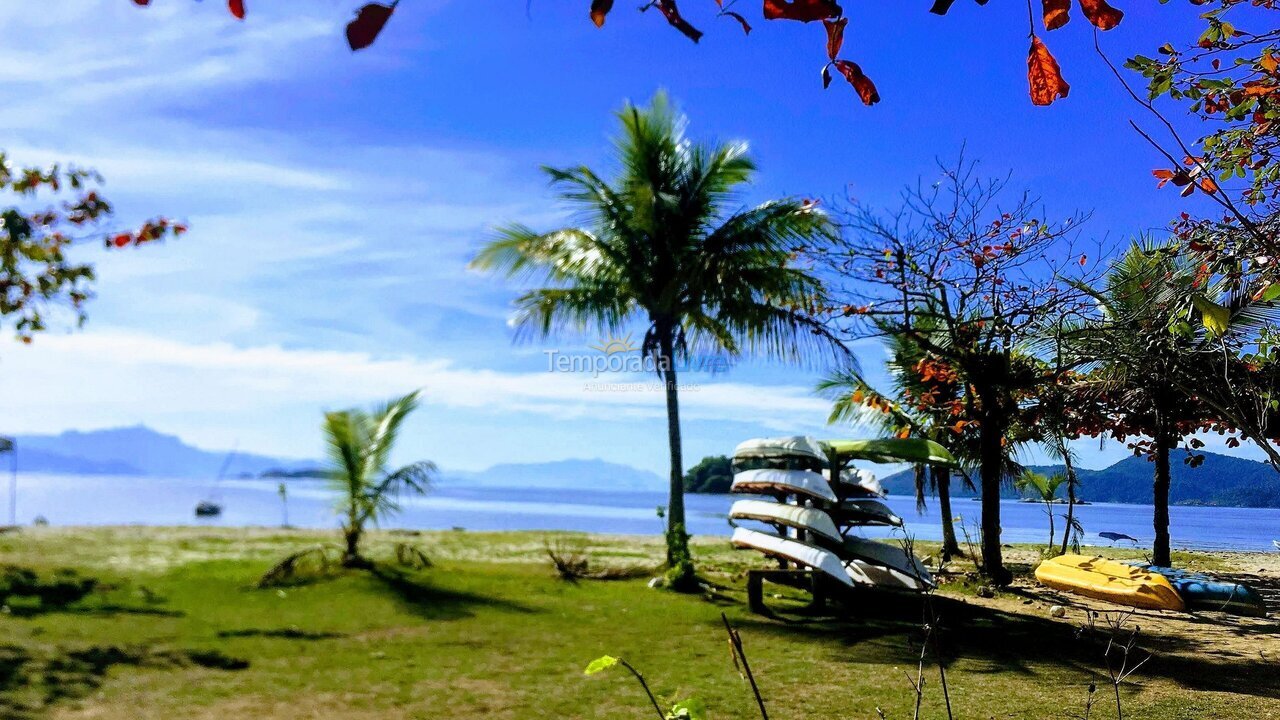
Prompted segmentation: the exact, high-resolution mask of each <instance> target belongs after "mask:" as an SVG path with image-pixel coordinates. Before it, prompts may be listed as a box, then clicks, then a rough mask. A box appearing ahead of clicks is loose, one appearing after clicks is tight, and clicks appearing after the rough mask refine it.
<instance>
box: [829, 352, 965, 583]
mask: <svg viewBox="0 0 1280 720" xmlns="http://www.w3.org/2000/svg"><path fill="white" fill-rule="evenodd" d="M882 329H883V330H886V331H887V328H882ZM884 342H885V348H886V350H888V354H889V359H888V362H887V365H888V370H889V373H890V376H891V378H892V387H893V390H892V393H893V394H892V395H891V396H885V395H884V394H883V393H881V392H880V391H879V390H877V389H876V388H875V387H874V386H873V385H872V384H871V382H870V381H869V380H868V379H867V378H866V376H865V375H864V374H863V373H862V371H861V370H860V369H859V368H858V367H857V366H850V367H845V368H841V369H839V370H837V371H835V372H833V373H831V374H830V375H828V376H826V377H824V378H823V379H822V380H821V381H819V382H818V386H817V391H818V393H819V394H820V395H822V396H824V397H827V398H829V399H830V400H831V401H832V406H831V414H830V416H829V417H828V418H827V422H829V423H832V424H834V423H839V422H852V423H855V424H860V425H867V426H870V427H871V428H872V429H874V430H875V431H877V432H880V433H883V434H885V435H891V434H892V435H903V434H904V433H905V434H909V435H911V436H914V437H921V438H925V439H927V440H932V441H934V442H936V443H938V444H940V445H942V446H943V447H945V448H947V450H949V451H950V452H951V454H952V455H954V456H955V457H956V458H957V459H959V460H960V462H961V463H963V464H966V465H972V464H975V463H976V459H975V458H973V457H970V453H969V451H968V447H967V446H966V444H965V443H964V442H962V437H961V435H960V433H959V432H958V431H957V430H956V429H955V428H956V427H957V426H956V423H957V421H958V420H959V419H960V418H958V417H956V416H955V415H954V414H953V413H952V410H951V407H952V402H953V401H957V400H959V399H961V397H962V396H963V390H962V388H961V387H960V385H959V383H956V382H938V381H936V380H931V381H929V382H925V381H923V380H922V378H921V373H920V368H921V362H922V361H925V362H927V361H928V360H929V357H928V353H926V352H925V351H924V350H923V349H922V348H921V347H920V345H919V344H918V343H916V342H914V341H912V340H911V339H910V338H908V337H907V336H905V335H901V334H896V335H895V334H892V333H889V334H887V335H886V336H885V339H884ZM926 399H927V400H928V402H922V401H923V400H926ZM868 402H870V403H873V404H875V405H876V406H877V407H878V408H879V410H871V411H869V410H868V407H867V403H868ZM960 427H963V425H961V426H960ZM915 479H916V506H917V507H918V508H919V509H920V510H921V511H923V510H924V501H925V489H926V485H927V486H929V488H931V489H932V490H933V492H934V493H935V494H936V495H937V497H938V505H939V509H940V511H941V513H942V557H943V559H944V560H945V559H950V558H952V557H954V556H956V555H959V554H960V544H959V542H958V541H957V540H956V530H955V520H954V517H953V515H952V510H951V480H952V472H951V469H950V468H947V467H943V466H940V465H934V466H930V467H925V466H923V465H917V466H916V467H915ZM965 482H966V483H968V479H967V477H966V478H965Z"/></svg>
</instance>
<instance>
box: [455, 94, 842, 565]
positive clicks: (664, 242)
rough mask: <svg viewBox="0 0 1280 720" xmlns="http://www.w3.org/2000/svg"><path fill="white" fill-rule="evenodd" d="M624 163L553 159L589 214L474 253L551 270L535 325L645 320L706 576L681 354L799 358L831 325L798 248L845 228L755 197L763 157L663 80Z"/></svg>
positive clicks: (671, 557)
mask: <svg viewBox="0 0 1280 720" xmlns="http://www.w3.org/2000/svg"><path fill="white" fill-rule="evenodd" d="M618 119H619V120H620V121H621V124H622V131H621V133H620V134H619V135H618V136H617V138H616V140H615V143H614V144H615V150H616V159H617V162H618V168H617V171H616V173H615V174H613V176H612V177H610V178H608V179H606V178H605V177H602V176H601V175H599V174H597V173H596V172H595V171H593V170H591V169H589V168H587V167H573V168H567V169H555V168H545V171H546V173H547V175H548V176H549V177H550V179H551V182H552V184H553V186H555V187H556V188H558V189H559V191H560V198H561V199H562V200H563V201H565V203H566V204H568V205H569V206H571V207H573V208H575V209H576V210H577V211H579V213H580V217H581V221H582V224H581V225H579V226H576V227H567V228H563V229H558V230H553V231H551V232H540V231H536V230H533V229H530V228H528V227H525V226H523V225H512V226H508V227H506V228H503V229H502V230H500V232H499V236H498V238H497V239H496V240H495V241H493V242H492V243H491V244H489V245H488V246H487V247H485V248H484V249H483V250H481V251H480V253H479V254H478V255H477V256H476V258H475V259H474V260H473V262H472V266H473V267H476V268H480V269H483V270H488V271H494V272H499V273H503V274H505V275H507V276H509V277H516V278H521V279H524V280H531V281H534V282H538V283H541V286H539V287H536V288H535V289H533V290H529V291H527V292H525V293H524V294H522V295H520V296H519V297H518V298H517V299H516V317H515V322H516V324H517V326H518V327H519V328H521V329H522V330H523V331H525V332H526V333H533V334H536V335H541V336H544V337H545V336H547V335H550V334H553V333H555V332H557V331H559V330H565V329H568V330H574V331H578V332H586V331H592V330H594V331H598V332H601V333H610V334H613V333H619V334H620V333H621V332H622V331H624V330H625V329H626V328H627V327H629V326H630V325H632V324H633V323H635V322H640V323H643V324H644V326H645V328H646V329H645V334H644V342H643V344H642V347H641V350H642V352H643V353H644V354H645V356H646V358H648V359H649V360H651V361H652V363H653V368H654V370H655V372H657V373H658V375H659V377H660V378H661V379H662V382H663V385H664V386H665V393H666V409H667V440H668V445H669V447H670V455H671V458H670V459H671V472H670V499H669V502H668V506H667V535H668V552H667V559H668V563H669V564H673V565H674V564H678V565H680V567H679V568H673V570H674V571H675V572H673V578H672V579H673V581H674V583H673V584H675V585H677V586H683V587H688V586H689V585H690V583H691V582H692V580H693V569H692V563H691V562H688V561H687V558H688V543H687V537H686V533H685V512H684V494H683V487H682V482H683V481H682V477H683V475H684V465H683V458H682V455H681V446H680V445H681V444H680V409H679V391H678V389H679V386H678V384H677V381H678V375H677V368H678V362H679V361H681V360H682V359H687V358H688V357H689V356H690V355H691V354H692V353H695V352H699V351H714V352H718V353H723V354H725V355H728V356H737V355H739V354H742V353H746V352H761V353H764V354H768V355H771V356H773V357H777V358H783V359H799V358H801V357H803V356H805V355H806V354H808V353H809V352H810V351H813V350H815V349H817V348H819V347H820V346H822V345H824V344H828V343H829V345H828V346H829V347H831V348H835V347H837V345H836V343H835V342H834V340H832V339H831V337H830V335H829V334H827V332H826V331H825V330H824V329H823V328H822V327H821V326H820V325H819V324H817V323H815V322H813V321H811V320H810V319H809V318H808V317H807V311H809V310H811V309H813V308H814V307H815V306H817V305H819V304H821V301H822V296H823V289H822V285H821V283H820V281H819V280H818V279H817V278H816V277H815V276H814V275H812V274H811V273H810V272H808V271H806V270H805V269H802V268H800V267H797V266H795V265H794V264H793V262H792V260H791V256H792V252H793V250H794V249H795V248H796V247H797V246H798V245H799V244H800V243H801V242H811V243H812V242H818V241H820V240H822V239H823V238H829V237H831V234H832V228H831V223H830V221H829V220H828V218H827V217H826V216H825V215H824V214H823V213H822V212H820V211H819V210H818V209H817V208H816V207H814V205H813V203H810V202H807V201H801V200H795V199H782V200H774V201H769V202H765V203H762V204H760V205H756V206H754V207H746V208H742V207H741V206H740V205H739V203H740V195H739V193H740V192H741V191H742V190H743V189H744V187H745V186H746V185H747V184H748V183H749V182H750V181H751V179H752V177H753V176H754V175H755V171H756V166H755V163H754V162H753V161H752V160H751V158H750V157H749V156H748V155H747V146H746V145H745V144H743V143H728V144H722V145H714V146H704V145H699V144H695V143H693V142H690V141H689V140H687V139H686V137H685V134H684V127H685V119H684V118H683V117H682V116H681V115H680V114H678V113H677V112H676V111H675V109H674V108H673V107H672V105H671V103H670V102H669V101H668V100H667V97H666V95H665V94H663V93H659V94H657V95H656V96H654V98H653V100H652V102H651V103H650V105H649V106H648V107H643V108H642V107H636V106H634V105H631V104H627V105H626V106H625V107H624V108H623V109H622V111H621V112H619V113H618Z"/></svg>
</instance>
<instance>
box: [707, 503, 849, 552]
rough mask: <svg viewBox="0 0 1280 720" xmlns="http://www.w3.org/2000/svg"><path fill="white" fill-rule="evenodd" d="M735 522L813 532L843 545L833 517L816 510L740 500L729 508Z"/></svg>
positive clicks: (842, 539)
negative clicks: (756, 522) (754, 522)
mask: <svg viewBox="0 0 1280 720" xmlns="http://www.w3.org/2000/svg"><path fill="white" fill-rule="evenodd" d="M729 517H731V518H733V519H734V520H757V521H759V522H766V523H773V524H775V525H784V526H786V527H790V528H795V529H797V530H804V531H806V532H811V533H813V534H814V535H819V536H821V537H823V538H825V539H826V540H829V541H831V542H834V543H843V542H844V538H842V537H840V531H839V530H837V529H836V524H835V523H834V522H832V521H831V516H830V515H827V514H826V513H825V512H823V511H821V510H818V509H816V508H807V507H800V506H799V505H787V504H784V503H776V502H768V501H765V500H739V501H737V502H735V503H734V504H733V507H731V508H729Z"/></svg>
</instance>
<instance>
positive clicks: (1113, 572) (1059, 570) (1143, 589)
mask: <svg viewBox="0 0 1280 720" xmlns="http://www.w3.org/2000/svg"><path fill="white" fill-rule="evenodd" d="M1036 580H1039V581H1040V584H1041V585H1045V586H1047V587H1051V588H1054V589H1055V590H1063V591H1065V592H1070V593H1075V594H1077V595H1083V596H1085V597H1091V598H1095V599H1098V600H1106V601H1107V602H1113V603H1115V604H1117V605H1127V606H1129V607H1135V608H1144V609H1148V610H1184V609H1186V604H1185V603H1184V602H1183V600H1182V596H1181V595H1179V594H1178V591H1177V590H1175V589H1174V588H1173V585H1172V584H1171V583H1170V582H1169V580H1168V579H1167V578H1165V577H1164V576H1163V575H1160V574H1159V573H1153V572H1148V571H1146V570H1142V569H1140V568H1136V567H1134V566H1132V565H1126V564H1125V563H1121V562H1116V561H1114V560H1108V559H1106V558H1102V557H1089V556H1087V555H1061V556H1059V557H1056V558H1052V559H1049V560H1045V561H1044V562H1042V563H1040V566H1039V567H1037V568H1036Z"/></svg>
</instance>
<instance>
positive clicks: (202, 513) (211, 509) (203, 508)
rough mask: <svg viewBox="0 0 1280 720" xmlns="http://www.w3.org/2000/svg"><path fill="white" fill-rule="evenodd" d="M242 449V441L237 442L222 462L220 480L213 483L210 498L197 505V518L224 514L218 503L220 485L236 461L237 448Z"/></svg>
mask: <svg viewBox="0 0 1280 720" xmlns="http://www.w3.org/2000/svg"><path fill="white" fill-rule="evenodd" d="M239 447H240V441H239V440H237V441H236V445H235V448H232V450H231V452H229V453H227V456H226V457H225V458H223V460H222V467H221V468H219V469H218V478H217V479H216V480H214V481H213V490H212V492H211V494H210V496H209V497H208V498H207V499H205V500H201V501H200V502H198V503H196V517H217V516H219V515H221V514H222V503H220V502H218V501H217V495H218V489H217V488H218V485H219V484H220V483H221V482H222V478H224V477H226V475H227V469H228V468H230V467H231V462H232V461H233V460H235V459H236V451H237V448H239Z"/></svg>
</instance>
